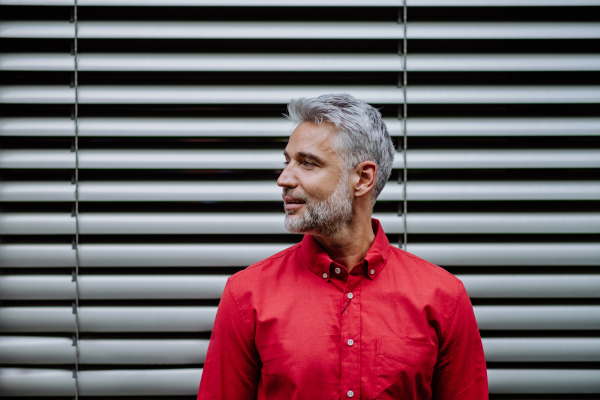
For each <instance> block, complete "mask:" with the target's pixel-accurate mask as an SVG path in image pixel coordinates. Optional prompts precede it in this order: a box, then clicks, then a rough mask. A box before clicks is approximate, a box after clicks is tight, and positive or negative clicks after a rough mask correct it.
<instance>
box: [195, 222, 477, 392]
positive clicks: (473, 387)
mask: <svg viewBox="0 0 600 400" xmlns="http://www.w3.org/2000/svg"><path fill="white" fill-rule="evenodd" d="M373 229H374V232H376V236H375V241H374V242H373V245H372V246H371V249H370V250H369V252H368V253H367V255H366V257H365V259H364V260H363V261H362V262H361V263H360V264H358V265H357V266H356V267H354V268H353V269H352V271H351V272H350V274H348V272H347V270H346V269H345V268H344V267H342V266H341V265H339V264H337V263H335V262H334V261H332V260H331V258H330V257H329V256H328V255H327V253H326V252H325V251H324V250H323V248H322V247H321V246H320V244H319V243H318V242H317V241H316V240H315V239H314V238H313V237H312V236H310V235H305V236H304V239H303V240H302V242H300V243H298V244H297V245H295V246H292V247H290V248H288V249H286V250H284V251H282V252H280V253H278V254H275V255H274V256H272V257H269V258H267V259H266V260H263V261H261V262H259V263H256V264H254V265H252V266H250V267H248V268H246V269H245V270H243V271H240V272H238V273H237V274H235V275H233V276H232V277H230V278H229V280H228V282H227V286H226V287H225V291H224V293H223V297H222V298H221V303H220V304H219V309H218V312H217V317H216V320H215V324H214V328H213V332H212V336H211V340H210V345H209V348H208V355H207V357H206V363H205V364H204V371H203V374H202V380H201V382H200V390H199V392H198V399H203V400H204V399H223V400H237V399H269V400H274V399H282V400H290V399H297V400H308V399H349V398H352V397H353V398H355V399H359V398H360V399H403V400H409V399H437V400H441V399H444V400H445V399H461V400H480V399H487V398H488V387H487V375H486V365H485V358H484V355H483V348H482V345H481V338H480V336H479V330H478V328H477V323H476V322H475V316H474V314H473V308H472V306H471V302H470V301H469V297H468V296H467V293H466V291H465V289H464V286H463V285H462V283H461V281H460V280H458V279H457V278H455V277H454V276H452V275H451V274H450V273H448V272H446V271H445V270H443V269H442V268H439V267H437V266H435V265H433V264H431V263H429V262H427V261H424V260H422V259H420V258H418V257H416V256H414V255H412V254H409V253H407V252H405V251H402V250H399V249H397V248H395V247H393V246H390V244H389V242H388V240H387V237H386V236H385V234H384V232H383V230H382V229H381V225H380V224H379V221H377V220H373Z"/></svg>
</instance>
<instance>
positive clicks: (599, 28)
mask: <svg viewBox="0 0 600 400" xmlns="http://www.w3.org/2000/svg"><path fill="white" fill-rule="evenodd" d="M406 36H407V38H408V39H592V38H598V37H600V24H598V23H594V22H591V23H589V22H585V23H552V22H412V23H411V22H409V23H408V24H407V29H406Z"/></svg>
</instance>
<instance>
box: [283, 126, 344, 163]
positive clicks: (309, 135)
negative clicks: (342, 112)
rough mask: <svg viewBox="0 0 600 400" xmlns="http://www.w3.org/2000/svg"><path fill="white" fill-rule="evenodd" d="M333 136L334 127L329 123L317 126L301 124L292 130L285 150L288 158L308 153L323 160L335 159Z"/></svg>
mask: <svg viewBox="0 0 600 400" xmlns="http://www.w3.org/2000/svg"><path fill="white" fill-rule="evenodd" d="M335 135H336V133H335V130H334V125H333V124H331V123H322V124H321V125H317V124H314V123H312V122H303V123H301V124H300V125H298V127H296V129H294V131H293V132H292V135H291V136H290V140H289V142H288V145H287V146H286V148H285V149H286V152H287V153H288V155H290V156H292V155H293V154H294V153H301V152H310V153H313V154H317V155H319V156H321V157H324V158H329V157H337V155H336V152H335V146H334V139H333V138H334V136H335Z"/></svg>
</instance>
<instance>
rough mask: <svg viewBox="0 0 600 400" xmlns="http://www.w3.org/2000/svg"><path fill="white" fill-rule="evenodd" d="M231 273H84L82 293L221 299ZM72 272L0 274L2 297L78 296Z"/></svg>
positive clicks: (95, 297)
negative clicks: (68, 273) (55, 273)
mask: <svg viewBox="0 0 600 400" xmlns="http://www.w3.org/2000/svg"><path fill="white" fill-rule="evenodd" d="M227 278H229V276H228V275H201V276H199V275H172V276H163V275H118V276H111V275H83V276H80V277H79V297H80V298H81V299H83V300H100V299H128V300H131V299H219V298H221V294H222V293H223V289H224V288H225V283H226V282H227ZM75 291H76V287H75V282H74V281H73V279H72V278H71V277H70V276H44V275H41V276H22V275H16V276H15V275H11V276H2V277H0V299H6V300H34V299H37V300H44V299H52V300H58V299H68V300H71V299H75Z"/></svg>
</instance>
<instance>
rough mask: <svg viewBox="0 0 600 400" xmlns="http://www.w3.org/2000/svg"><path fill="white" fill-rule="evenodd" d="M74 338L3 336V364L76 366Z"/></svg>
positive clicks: (0, 344) (0, 340)
mask: <svg viewBox="0 0 600 400" xmlns="http://www.w3.org/2000/svg"><path fill="white" fill-rule="evenodd" d="M73 344H74V342H73V339H72V338H61V337H31V336H1V337H0V360H2V364H75V357H76V347H75V346H74V345H73Z"/></svg>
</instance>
